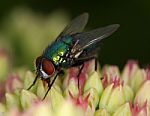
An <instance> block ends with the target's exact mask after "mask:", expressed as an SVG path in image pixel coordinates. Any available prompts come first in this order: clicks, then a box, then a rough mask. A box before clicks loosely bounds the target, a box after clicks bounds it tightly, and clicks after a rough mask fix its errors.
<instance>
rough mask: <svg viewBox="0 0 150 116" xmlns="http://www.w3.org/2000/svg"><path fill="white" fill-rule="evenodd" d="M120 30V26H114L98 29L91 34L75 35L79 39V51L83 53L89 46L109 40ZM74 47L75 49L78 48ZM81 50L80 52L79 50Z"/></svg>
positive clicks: (90, 32)
mask: <svg viewBox="0 0 150 116" xmlns="http://www.w3.org/2000/svg"><path fill="white" fill-rule="evenodd" d="M118 28H119V24H113V25H109V26H106V27H102V28H98V29H95V30H92V31H89V32H84V33H79V34H76V35H74V37H75V38H76V39H78V40H79V41H78V43H77V45H76V46H78V47H77V48H78V51H82V50H84V49H86V48H88V47H89V46H92V45H94V44H97V43H99V42H100V41H101V40H102V39H104V38H107V37H108V36H110V35H111V34H112V33H114V32H115V31H116V30H117V29H118ZM76 46H74V49H75V48H76ZM79 49H80V50H79Z"/></svg>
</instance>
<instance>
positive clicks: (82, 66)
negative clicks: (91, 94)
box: [77, 63, 84, 89]
mask: <svg viewBox="0 0 150 116" xmlns="http://www.w3.org/2000/svg"><path fill="white" fill-rule="evenodd" d="M83 68H84V63H83V64H82V65H81V68H80V69H79V73H78V75H77V77H78V89H79V84H80V82H79V76H80V74H81V72H82V69H83Z"/></svg>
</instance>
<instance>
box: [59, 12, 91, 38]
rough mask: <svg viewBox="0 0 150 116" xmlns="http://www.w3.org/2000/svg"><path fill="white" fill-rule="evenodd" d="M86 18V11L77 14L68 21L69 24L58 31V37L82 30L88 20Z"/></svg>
mask: <svg viewBox="0 0 150 116" xmlns="http://www.w3.org/2000/svg"><path fill="white" fill-rule="evenodd" d="M88 18H89V15H88V13H83V14H81V15H79V16H77V17H76V18H75V19H73V20H72V21H71V22H70V23H69V25H67V26H66V27H65V29H64V30H63V31H62V32H61V33H60V35H59V36H58V37H60V36H63V35H67V34H69V35H72V34H75V33H80V32H82V31H83V29H84V28H85V26H86V24H87V22H88Z"/></svg>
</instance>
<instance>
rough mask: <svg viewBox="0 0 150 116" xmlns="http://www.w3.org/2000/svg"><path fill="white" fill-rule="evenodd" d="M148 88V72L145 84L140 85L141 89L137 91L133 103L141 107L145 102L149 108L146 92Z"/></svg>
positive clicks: (149, 76) (149, 94)
mask: <svg viewBox="0 0 150 116" xmlns="http://www.w3.org/2000/svg"><path fill="white" fill-rule="evenodd" d="M149 88H150V75H149V71H148V72H147V80H145V82H144V83H143V84H142V85H141V87H140V88H139V90H138V91H137V93H136V95H135V100H134V102H135V103H138V104H139V105H140V106H142V105H143V104H144V103H145V101H147V104H148V106H149V107H150V92H148V91H147V90H149Z"/></svg>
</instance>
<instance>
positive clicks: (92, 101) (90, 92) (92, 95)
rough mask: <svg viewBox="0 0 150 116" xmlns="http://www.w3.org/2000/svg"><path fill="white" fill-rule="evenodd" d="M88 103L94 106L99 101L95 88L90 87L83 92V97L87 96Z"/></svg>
mask: <svg viewBox="0 0 150 116" xmlns="http://www.w3.org/2000/svg"><path fill="white" fill-rule="evenodd" d="M88 95H89V98H88V104H89V105H90V106H91V107H92V105H94V107H95V108H96V107H97V105H98V103H99V94H98V92H97V90H96V89H95V88H90V89H88V90H87V91H86V92H85V93H84V95H83V96H84V97H86V96H88Z"/></svg>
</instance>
